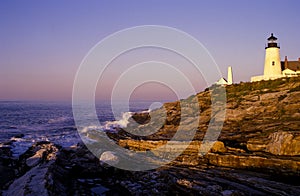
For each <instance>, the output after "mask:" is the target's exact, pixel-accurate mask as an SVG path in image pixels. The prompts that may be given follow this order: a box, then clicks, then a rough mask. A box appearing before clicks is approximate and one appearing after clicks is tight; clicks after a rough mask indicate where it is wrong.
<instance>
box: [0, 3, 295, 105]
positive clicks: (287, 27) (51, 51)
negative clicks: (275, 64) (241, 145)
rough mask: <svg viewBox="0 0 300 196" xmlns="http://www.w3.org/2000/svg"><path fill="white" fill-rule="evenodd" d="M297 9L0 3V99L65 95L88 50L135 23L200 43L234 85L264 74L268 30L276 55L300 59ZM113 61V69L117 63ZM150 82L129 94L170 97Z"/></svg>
mask: <svg viewBox="0 0 300 196" xmlns="http://www.w3.org/2000/svg"><path fill="white" fill-rule="evenodd" d="M299 8H300V1H297V0H294V1H291V0H288V1H283V0H281V1H278V0H272V1H261V0H252V1H243V0H235V1H233V0H231V1H175V0H169V1H167V0H165V1H161V0H157V1H153V0H150V1H140V0H137V1H31V0H28V1H1V2H0V29H1V30H0V35H1V36H0V100H71V96H72V85H73V80H74V76H75V74H76V70H77V68H78V66H79V65H80V63H81V61H82V59H83V58H84V57H85V55H86V54H87V52H88V51H89V50H90V49H91V48H92V47H93V46H94V45H95V44H97V43H98V42H99V41H100V40H101V39H103V38H104V37H106V36H108V35H110V34H111V33H114V32H116V31H119V30H121V29H124V28H128V27H132V26H137V25H166V26H170V27H174V28H178V29H180V30H182V31H185V32H187V33H189V34H190V35H192V36H194V37H195V38H197V39H198V40H199V41H200V42H201V43H202V44H204V46H205V47H206V48H207V49H208V51H209V52H210V53H211V55H212V56H213V58H214V59H215V61H216V63H217V64H218V66H219V67H220V70H221V72H222V73H223V75H224V76H225V77H226V74H227V73H226V71H227V66H228V65H231V66H232V67H233V72H234V81H235V82H239V81H249V80H250V77H251V76H254V75H261V74H262V73H263V63H264V52H265V51H264V45H265V43H266V38H267V37H268V36H269V35H270V33H271V32H273V33H274V34H275V36H277V37H278V38H279V40H278V41H279V42H280V45H281V58H282V59H284V56H285V55H287V56H288V57H289V59H290V60H296V59H298V58H299V57H300V38H299V32H300V17H299ZM153 53H155V51H154V52H153ZM134 56H135V55H132V56H131V57H132V58H134ZM117 62H118V61H117ZM117 62H115V64H116V65H115V67H118V66H122V65H121V64H122V63H121V62H120V61H119V64H118V63H117ZM190 71H191V72H192V70H190ZM187 72H188V70H187ZM108 73H109V72H108ZM112 75H113V74H112ZM112 78H114V77H112ZM108 83H113V82H112V81H109V82H108ZM99 86H100V87H99V88H100V89H99V88H98V90H97V91H99V92H101V93H100V94H99V99H107V98H108V97H109V93H110V92H109V90H107V89H109V88H107V89H106V88H104V87H103V88H101V85H99ZM108 86H109V85H108ZM150 86H151V85H148V86H147V88H144V89H147V93H143V88H142V87H139V89H142V90H141V91H140V93H138V92H135V95H133V97H135V98H137V99H144V98H148V99H149V98H150V99H151V98H153V99H161V98H162V97H159V96H158V97H157V94H161V95H163V97H164V98H165V99H169V98H170V99H173V98H174V93H173V92H171V90H170V89H167V88H164V87H158V86H157V84H154V85H152V86H153V88H151V87H150ZM195 88H196V90H197V91H201V90H203V88H205V85H204V83H203V84H195ZM155 91H159V92H160V93H156V94H155ZM151 92H153V93H151ZM151 94H153V97H151Z"/></svg>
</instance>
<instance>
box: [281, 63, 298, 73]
mask: <svg viewBox="0 0 300 196" xmlns="http://www.w3.org/2000/svg"><path fill="white" fill-rule="evenodd" d="M286 68H287V69H290V70H293V71H300V61H288V62H287V67H284V61H281V69H282V70H285V69H286Z"/></svg>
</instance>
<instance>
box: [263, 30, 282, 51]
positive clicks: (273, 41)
mask: <svg viewBox="0 0 300 196" xmlns="http://www.w3.org/2000/svg"><path fill="white" fill-rule="evenodd" d="M267 48H280V47H279V44H277V37H275V36H274V35H273V33H271V36H270V37H269V38H268V46H266V49H267Z"/></svg>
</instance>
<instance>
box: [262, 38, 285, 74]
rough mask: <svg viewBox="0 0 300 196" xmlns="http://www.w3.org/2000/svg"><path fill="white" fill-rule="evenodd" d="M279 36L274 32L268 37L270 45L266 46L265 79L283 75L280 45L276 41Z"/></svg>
mask: <svg viewBox="0 0 300 196" xmlns="http://www.w3.org/2000/svg"><path fill="white" fill-rule="evenodd" d="M276 40H277V38H276V37H274V35H273V33H271V36H270V37H269V38H268V45H267V46H266V48H265V49H266V56H265V68H264V79H265V80H269V79H276V78H280V77H282V73H281V63H280V53H279V49H280V47H279V45H278V44H277V42H276Z"/></svg>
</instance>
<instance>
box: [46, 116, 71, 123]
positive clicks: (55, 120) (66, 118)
mask: <svg viewBox="0 0 300 196" xmlns="http://www.w3.org/2000/svg"><path fill="white" fill-rule="evenodd" d="M69 119H70V118H68V117H64V116H63V117H58V118H52V119H49V120H48V123H49V124H53V123H62V122H65V121H68V120H69Z"/></svg>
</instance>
